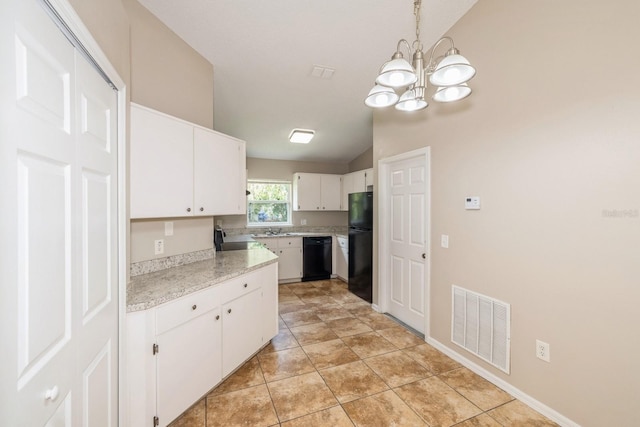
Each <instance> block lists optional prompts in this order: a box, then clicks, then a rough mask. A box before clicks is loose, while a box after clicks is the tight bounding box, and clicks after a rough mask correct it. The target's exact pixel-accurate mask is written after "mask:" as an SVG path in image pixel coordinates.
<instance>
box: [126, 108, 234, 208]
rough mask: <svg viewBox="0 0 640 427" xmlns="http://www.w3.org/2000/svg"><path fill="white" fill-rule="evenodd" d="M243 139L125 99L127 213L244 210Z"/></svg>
mask: <svg viewBox="0 0 640 427" xmlns="http://www.w3.org/2000/svg"><path fill="white" fill-rule="evenodd" d="M245 153H246V148H245V143H244V141H240V140H238V139H235V138H232V137H230V136H227V135H224V134H221V133H218V132H215V131H212V130H210V129H206V128H202V127H199V126H197V125H194V124H191V123H189V122H186V121H184V120H180V119H177V118H175V117H171V116H169V115H167V114H163V113H160V112H157V111H154V110H151V109H149V108H146V107H142V106H139V105H136V104H133V103H132V104H131V172H130V175H131V191H130V205H131V218H163V217H186V216H213V215H230V214H243V213H245V212H246V203H245V197H246V196H245V194H246V193H245V191H246V188H245V187H246V185H245V181H246V177H245V174H246V154H245Z"/></svg>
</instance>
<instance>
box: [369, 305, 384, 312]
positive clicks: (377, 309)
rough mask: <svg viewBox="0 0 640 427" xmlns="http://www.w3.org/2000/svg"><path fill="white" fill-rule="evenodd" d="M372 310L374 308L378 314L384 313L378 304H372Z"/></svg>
mask: <svg viewBox="0 0 640 427" xmlns="http://www.w3.org/2000/svg"><path fill="white" fill-rule="evenodd" d="M371 308H372V309H373V310H374V311H377V312H378V313H382V312H381V311H380V307H378V304H371Z"/></svg>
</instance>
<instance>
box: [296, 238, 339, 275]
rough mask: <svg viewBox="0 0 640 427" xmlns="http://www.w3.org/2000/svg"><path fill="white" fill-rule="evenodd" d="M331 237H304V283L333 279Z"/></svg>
mask: <svg viewBox="0 0 640 427" xmlns="http://www.w3.org/2000/svg"><path fill="white" fill-rule="evenodd" d="M331 269H332V265H331V237H330V236H327V237H325V236H320V237H303V239H302V281H303V282H306V281H309V280H323V279H329V278H330V277H331Z"/></svg>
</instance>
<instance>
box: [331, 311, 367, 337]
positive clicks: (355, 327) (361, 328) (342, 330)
mask: <svg viewBox="0 0 640 427" xmlns="http://www.w3.org/2000/svg"><path fill="white" fill-rule="evenodd" d="M345 311H346V310H345ZM326 324H327V326H328V327H330V328H331V329H332V330H333V332H335V333H336V335H337V336H339V337H348V336H351V335H360V334H364V333H367V332H373V329H371V328H370V327H368V326H367V325H365V324H364V323H362V322H361V321H360V320H358V319H356V318H355V317H346V318H343V319H335V320H328V321H326Z"/></svg>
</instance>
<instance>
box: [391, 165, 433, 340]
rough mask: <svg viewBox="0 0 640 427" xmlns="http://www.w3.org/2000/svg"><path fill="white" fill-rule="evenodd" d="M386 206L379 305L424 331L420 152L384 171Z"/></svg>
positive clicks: (423, 168)
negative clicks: (381, 291)
mask: <svg viewBox="0 0 640 427" xmlns="http://www.w3.org/2000/svg"><path fill="white" fill-rule="evenodd" d="M385 170H386V176H385V179H386V191H385V197H384V200H382V201H381V202H382V203H384V204H385V205H386V206H385V208H384V209H383V210H384V214H383V218H382V221H383V223H382V224H381V226H382V227H384V228H385V230H387V232H386V233H384V234H383V235H382V238H384V239H386V241H385V242H384V245H382V246H383V247H384V248H386V249H385V250H384V252H385V253H383V254H382V256H384V257H386V258H387V259H386V262H385V266H386V271H385V274H384V276H383V277H384V280H385V283H384V288H385V290H386V292H385V295H384V296H383V298H385V299H386V301H385V303H384V304H382V305H383V306H385V307H386V309H387V311H388V313H389V314H391V315H393V316H394V317H396V318H398V319H400V320H401V321H403V322H404V323H406V324H407V325H409V326H411V327H412V328H414V329H416V330H417V331H419V332H422V333H424V332H425V315H426V303H427V301H426V287H427V279H428V263H427V242H428V240H427V229H428V227H427V224H428V222H427V213H428V210H427V207H428V205H427V200H428V190H429V189H428V170H427V164H426V158H425V156H424V154H422V155H417V156H415V157H411V158H406V159H401V160H397V161H393V162H391V163H389V164H388V166H387V167H386V169H385Z"/></svg>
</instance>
